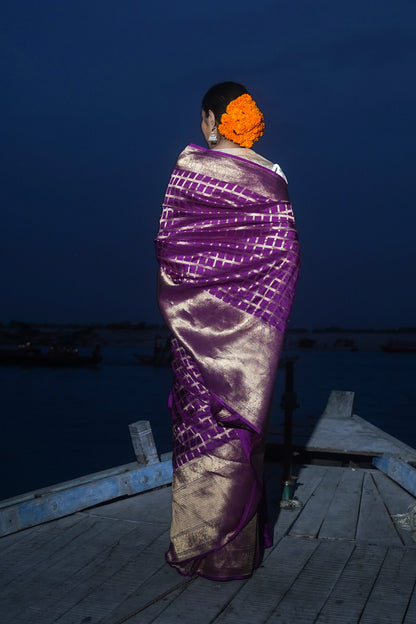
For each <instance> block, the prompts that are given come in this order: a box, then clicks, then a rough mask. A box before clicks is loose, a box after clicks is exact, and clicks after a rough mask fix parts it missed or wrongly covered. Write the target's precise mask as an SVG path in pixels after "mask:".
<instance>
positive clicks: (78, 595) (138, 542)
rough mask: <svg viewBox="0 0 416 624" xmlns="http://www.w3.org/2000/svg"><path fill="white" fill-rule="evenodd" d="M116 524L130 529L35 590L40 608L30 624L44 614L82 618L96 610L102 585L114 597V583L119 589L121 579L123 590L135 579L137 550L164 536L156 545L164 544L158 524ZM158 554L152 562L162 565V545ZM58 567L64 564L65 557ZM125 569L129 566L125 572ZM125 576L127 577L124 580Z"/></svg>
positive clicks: (38, 623) (40, 620)
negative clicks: (85, 560) (56, 578)
mask: <svg viewBox="0 0 416 624" xmlns="http://www.w3.org/2000/svg"><path fill="white" fill-rule="evenodd" d="M118 524H119V525H124V527H130V530H129V531H128V532H126V533H121V536H120V537H119V538H117V536H116V534H113V537H112V538H111V540H109V542H108V543H107V544H105V545H104V546H103V547H102V548H101V549H100V551H99V552H98V554H97V555H96V556H95V557H94V558H91V559H90V560H89V561H88V562H86V564H85V565H83V566H82V567H79V568H78V569H77V570H75V572H74V573H72V574H70V575H68V574H65V575H61V576H60V582H59V583H58V584H54V583H53V584H52V585H51V583H50V582H49V583H48V587H47V589H46V590H44V591H43V592H40V591H39V592H38V594H37V596H38V602H37V604H38V605H39V606H40V607H41V610H40V611H39V616H38V617H37V618H34V617H33V615H32V618H31V624H44V618H45V614H47V616H48V618H49V620H50V621H53V622H55V621H56V622H61V621H69V622H73V621H82V619H83V618H82V617H81V616H82V613H83V612H84V613H85V612H88V611H89V610H92V611H93V612H96V609H97V608H99V609H101V608H102V603H103V596H102V594H103V587H105V591H106V592H110V595H111V597H112V598H111V599H112V600H114V591H113V588H114V587H116V591H120V588H119V584H120V583H122V582H123V583H124V588H123V592H125V591H126V587H128V586H129V583H130V585H131V584H132V583H133V582H134V583H137V577H138V575H137V571H136V570H135V568H136V566H137V558H138V556H139V554H140V553H142V552H143V551H145V550H146V548H147V547H148V544H149V543H152V542H154V541H155V539H158V538H160V537H161V536H163V538H162V541H161V543H160V545H159V548H160V546H162V545H163V544H165V546H167V543H168V539H167V534H166V530H165V529H164V528H163V527H161V525H152V524H150V523H149V524H144V523H135V524H133V523H131V522H124V523H123V522H119V523H118ZM162 531H163V532H162ZM159 554H160V556H159V557H155V561H154V562H153V565H156V567H160V566H161V565H164V559H163V551H162V550H161V549H160V553H159ZM61 567H66V565H65V561H64V560H63V561H62V566H61ZM126 569H128V574H127V575H126ZM149 570H150V571H149ZM151 570H152V568H149V567H148V568H147V570H146V573H147V574H150V573H151ZM126 576H127V577H128V578H127V582H126ZM110 588H111V589H110ZM97 605H98V606H97ZM115 606H117V605H116V604H114V603H113V608H114V607H115ZM74 609H78V611H79V613H80V619H79V620H78V619H77V618H78V616H75V614H74ZM78 611H77V613H78ZM73 618H75V619H73Z"/></svg>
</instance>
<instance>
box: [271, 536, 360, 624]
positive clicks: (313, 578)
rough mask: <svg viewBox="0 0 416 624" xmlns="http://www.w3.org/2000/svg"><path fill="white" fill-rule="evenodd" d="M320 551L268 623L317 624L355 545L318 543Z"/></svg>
mask: <svg viewBox="0 0 416 624" xmlns="http://www.w3.org/2000/svg"><path fill="white" fill-rule="evenodd" d="M317 541H318V548H317V549H316V550H315V552H314V553H313V554H312V556H311V558H310V559H309V560H308V561H307V563H306V565H305V566H304V567H303V569H302V571H301V572H300V574H299V576H298V577H297V578H296V579H295V581H294V583H293V585H292V586H291V588H290V589H289V591H288V592H287V593H286V594H285V596H284V597H283V599H282V600H281V601H280V602H279V604H278V605H277V607H276V609H275V610H274V611H273V612H272V614H271V615H270V617H269V618H268V619H267V620H266V622H267V624H277V623H279V624H280V623H281V622H296V624H311V622H315V620H316V618H317V617H318V615H319V613H320V612H321V610H322V608H323V606H324V605H325V603H326V601H327V600H328V598H329V596H330V595H331V592H332V591H333V588H334V587H335V585H336V584H337V582H338V580H339V578H340V577H341V575H342V573H343V570H344V568H345V566H346V564H347V563H348V561H349V559H350V556H351V553H352V551H353V549H354V545H353V544H352V543H351V542H345V541H339V540H334V541H332V540H331V541H327V540H317Z"/></svg>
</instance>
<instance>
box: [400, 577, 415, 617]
mask: <svg viewBox="0 0 416 624" xmlns="http://www.w3.org/2000/svg"><path fill="white" fill-rule="evenodd" d="M415 622H416V584H415V585H414V586H413V592H412V597H411V599H410V600H409V605H408V607H407V611H406V615H405V617H404V620H403V624H415Z"/></svg>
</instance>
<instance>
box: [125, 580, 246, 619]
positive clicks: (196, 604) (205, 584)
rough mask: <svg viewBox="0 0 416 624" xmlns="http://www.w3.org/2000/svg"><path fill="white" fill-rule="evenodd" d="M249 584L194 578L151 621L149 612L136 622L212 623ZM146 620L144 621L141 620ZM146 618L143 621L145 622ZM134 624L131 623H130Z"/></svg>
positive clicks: (148, 610) (149, 610)
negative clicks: (167, 606) (166, 607)
mask: <svg viewBox="0 0 416 624" xmlns="http://www.w3.org/2000/svg"><path fill="white" fill-rule="evenodd" d="M247 582H249V581H228V582H227V583H221V582H215V581H209V580H207V579H202V578H197V579H195V582H193V583H190V584H188V585H187V586H186V587H185V588H184V590H183V591H182V592H180V593H179V594H178V595H176V596H174V597H173V599H172V601H171V603H170V605H169V608H168V609H166V610H163V611H162V612H159V615H158V616H157V617H156V618H155V619H153V618H152V611H151V609H150V608H149V609H147V610H146V614H144V613H143V614H142V619H140V620H139V619H137V622H140V624H150V623H151V624H153V623H154V624H177V623H178V622H180V624H195V622H201V621H203V622H212V621H216V616H217V615H218V613H221V612H222V611H223V610H224V608H225V607H226V606H227V605H228V604H229V603H230V601H231V600H232V599H233V598H234V597H235V596H236V594H239V592H240V591H241V590H242V588H243V587H244V585H245V584H246V583H247ZM144 616H146V617H144ZM146 618H147V619H146ZM133 622H134V620H133Z"/></svg>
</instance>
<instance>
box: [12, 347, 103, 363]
mask: <svg viewBox="0 0 416 624" xmlns="http://www.w3.org/2000/svg"><path fill="white" fill-rule="evenodd" d="M102 359H103V358H102V355H101V351H100V347H99V346H96V347H95V348H94V350H93V352H92V353H91V355H80V354H79V352H78V349H76V348H73V347H63V346H52V347H50V348H49V349H48V351H43V350H42V349H40V348H39V347H34V346H33V345H32V344H31V343H30V342H28V343H26V344H24V345H19V346H18V347H17V348H14V349H4V348H3V349H0V365H2V366H29V367H38V366H48V367H50V368H95V367H96V366H98V364H99V363H100V362H101V361H102Z"/></svg>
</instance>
